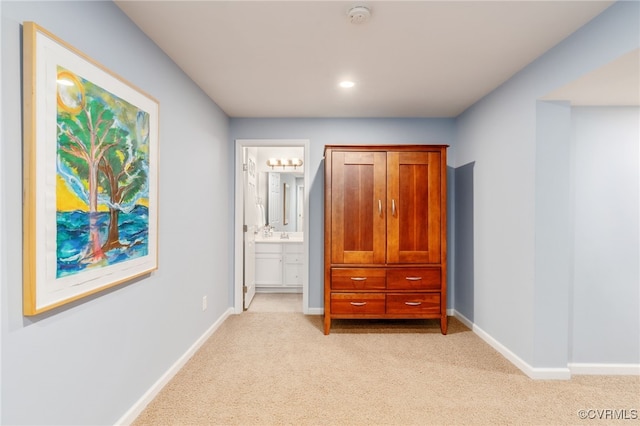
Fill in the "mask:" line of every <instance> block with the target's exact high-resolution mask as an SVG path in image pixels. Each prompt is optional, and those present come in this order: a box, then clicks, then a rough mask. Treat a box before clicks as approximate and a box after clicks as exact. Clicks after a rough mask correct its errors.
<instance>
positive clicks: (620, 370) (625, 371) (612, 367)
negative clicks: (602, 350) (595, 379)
mask: <svg viewBox="0 0 640 426" xmlns="http://www.w3.org/2000/svg"><path fill="white" fill-rule="evenodd" d="M569 370H570V371H571V374H575V375H591V374H592V375H604V376H640V364H597V363H587V362H582V363H581V362H570V363H569Z"/></svg>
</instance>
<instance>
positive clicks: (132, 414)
mask: <svg viewBox="0 0 640 426" xmlns="http://www.w3.org/2000/svg"><path fill="white" fill-rule="evenodd" d="M233 313H234V310H233V308H229V309H227V310H226V311H225V312H224V313H223V314H222V316H221V317H220V318H218V320H217V321H216V322H214V323H213V325H212V326H211V327H209V329H208V330H207V331H205V332H204V334H203V335H202V336H200V338H199V339H198V340H197V341H196V342H195V343H194V344H193V345H191V347H190V348H189V349H188V350H187V351H186V352H185V353H184V354H183V355H182V356H181V357H180V358H179V359H178V360H177V361H176V362H175V363H174V364H173V365H172V366H171V367H170V368H169V370H167V371H166V372H165V373H164V374H163V375H162V377H160V378H159V379H158V380H157V381H156V382H155V383H154V384H153V386H151V388H149V390H148V391H146V392H145V393H144V395H142V397H141V398H140V399H139V400H138V401H137V402H136V403H135V404H133V406H132V407H131V408H130V409H129V410H128V411H127V412H126V413H125V414H124V415H123V416H122V417H121V418H120V420H118V421H117V422H116V423H115V424H116V426H126V425H130V424H132V423H133V421H134V420H135V419H136V418H137V417H138V416H139V415H140V413H142V411H143V410H144V409H145V407H146V406H147V405H148V404H149V403H150V402H151V401H152V400H153V398H155V397H156V396H157V395H158V393H160V391H161V390H162V388H163V387H164V386H165V385H166V384H167V383H169V381H170V380H171V379H172V378H173V376H175V375H176V374H177V373H178V371H180V369H181V368H182V367H184V365H185V364H186V363H187V361H188V360H189V358H191V357H192V356H193V354H195V353H196V351H197V350H198V349H200V347H201V346H202V345H203V344H204V342H206V341H207V339H208V338H209V337H211V335H212V334H213V333H215V331H216V330H217V329H218V328H219V327H220V326H221V325H222V323H223V322H224V321H225V320H226V319H227V318H229V316H230V315H232V314H233Z"/></svg>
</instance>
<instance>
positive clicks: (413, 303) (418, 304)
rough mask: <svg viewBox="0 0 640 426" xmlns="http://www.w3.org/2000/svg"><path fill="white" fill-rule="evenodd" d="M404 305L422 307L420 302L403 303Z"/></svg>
mask: <svg viewBox="0 0 640 426" xmlns="http://www.w3.org/2000/svg"><path fill="white" fill-rule="evenodd" d="M404 304H405V305H409V306H420V305H422V302H404Z"/></svg>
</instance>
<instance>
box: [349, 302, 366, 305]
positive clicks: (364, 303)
mask: <svg viewBox="0 0 640 426" xmlns="http://www.w3.org/2000/svg"><path fill="white" fill-rule="evenodd" d="M349 303H351V304H352V305H353V306H364V305H366V304H367V302H349Z"/></svg>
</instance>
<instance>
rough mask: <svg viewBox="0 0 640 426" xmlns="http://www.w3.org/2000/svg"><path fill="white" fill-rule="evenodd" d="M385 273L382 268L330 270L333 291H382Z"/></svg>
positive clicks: (384, 283)
mask: <svg viewBox="0 0 640 426" xmlns="http://www.w3.org/2000/svg"><path fill="white" fill-rule="evenodd" d="M385 287H386V271H385V270H384V269H382V268H332V269H331V288H332V289H334V290H384V289H385Z"/></svg>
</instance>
